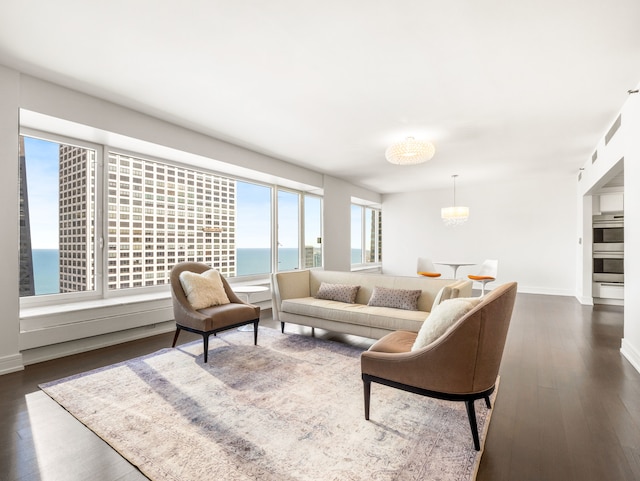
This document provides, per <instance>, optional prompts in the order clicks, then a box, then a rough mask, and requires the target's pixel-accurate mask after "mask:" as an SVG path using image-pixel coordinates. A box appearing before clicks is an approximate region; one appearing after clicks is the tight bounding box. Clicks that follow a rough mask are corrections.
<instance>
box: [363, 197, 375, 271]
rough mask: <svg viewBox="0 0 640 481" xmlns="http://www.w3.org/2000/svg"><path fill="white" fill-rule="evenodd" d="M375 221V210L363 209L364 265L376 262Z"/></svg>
mask: <svg viewBox="0 0 640 481" xmlns="http://www.w3.org/2000/svg"><path fill="white" fill-rule="evenodd" d="M376 224H377V223H376V219H375V210H373V209H370V208H368V207H367V208H365V210H364V249H365V251H364V261H365V263H370V262H376V235H375V228H376Z"/></svg>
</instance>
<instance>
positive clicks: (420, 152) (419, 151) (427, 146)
mask: <svg viewBox="0 0 640 481" xmlns="http://www.w3.org/2000/svg"><path fill="white" fill-rule="evenodd" d="M435 152H436V149H435V147H434V146H433V144H432V143H431V142H423V141H420V140H416V139H414V138H413V137H407V138H406V139H405V140H403V141H402V142H397V143H395V144H393V145H391V146H390V147H389V148H388V149H387V151H386V152H385V154H384V155H385V157H386V158H387V160H388V161H389V162H391V163H392V164H396V165H413V164H420V163H422V162H426V161H427V160H429V159H431V157H433V154H434V153H435Z"/></svg>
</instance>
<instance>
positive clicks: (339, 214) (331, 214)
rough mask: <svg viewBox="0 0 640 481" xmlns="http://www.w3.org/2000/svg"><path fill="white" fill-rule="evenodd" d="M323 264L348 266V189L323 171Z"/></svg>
mask: <svg viewBox="0 0 640 481" xmlns="http://www.w3.org/2000/svg"><path fill="white" fill-rule="evenodd" d="M322 221H323V229H324V233H323V237H322V246H323V255H324V268H325V269H327V270H329V271H349V270H351V192H350V190H349V184H348V183H347V182H345V181H343V180H340V179H336V178H335V177H331V176H328V175H325V177H324V205H323V219H322Z"/></svg>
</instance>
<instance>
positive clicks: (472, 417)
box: [464, 399, 480, 451]
mask: <svg viewBox="0 0 640 481" xmlns="http://www.w3.org/2000/svg"><path fill="white" fill-rule="evenodd" d="M464 403H465V404H466V406H467V414H468V415H469V424H470V425H471V436H473V447H474V448H476V451H480V437H479V436H478V423H477V421H476V409H475V406H474V400H473V399H467V400H466V401H465V402H464Z"/></svg>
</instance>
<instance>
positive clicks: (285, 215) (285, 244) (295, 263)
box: [277, 189, 300, 271]
mask: <svg viewBox="0 0 640 481" xmlns="http://www.w3.org/2000/svg"><path fill="white" fill-rule="evenodd" d="M277 232H278V270H279V271H290V270H293V269H298V268H299V267H300V195H299V194H298V193H296V192H290V191H286V190H282V189H278V230H277Z"/></svg>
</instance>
